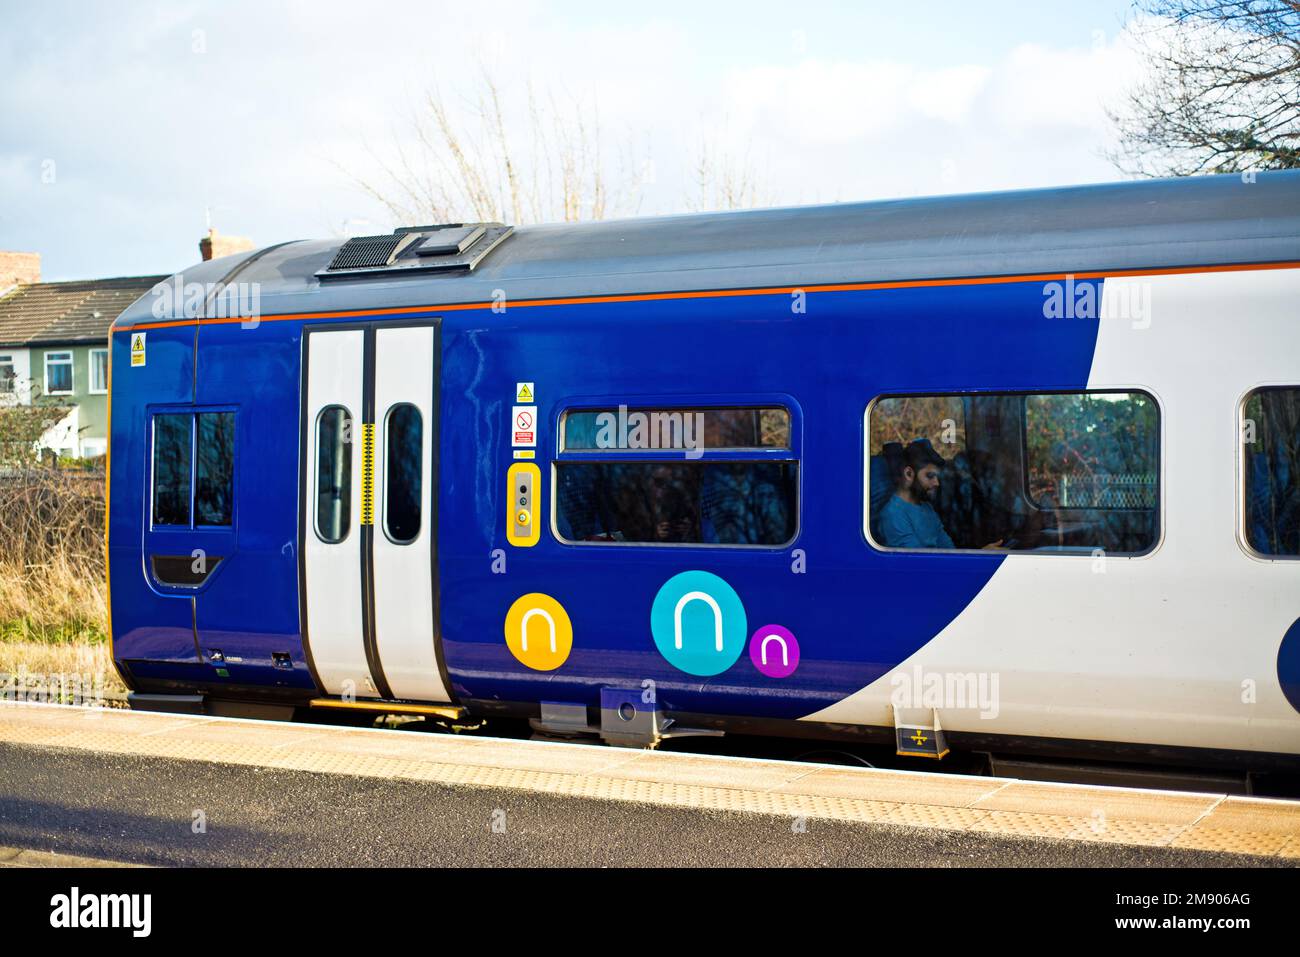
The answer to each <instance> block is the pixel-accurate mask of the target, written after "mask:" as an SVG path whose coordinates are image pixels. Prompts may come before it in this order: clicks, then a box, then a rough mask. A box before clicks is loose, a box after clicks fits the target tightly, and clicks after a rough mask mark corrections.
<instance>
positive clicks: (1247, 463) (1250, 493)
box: [1241, 386, 1300, 558]
mask: <svg viewBox="0 0 1300 957" xmlns="http://www.w3.org/2000/svg"><path fill="white" fill-rule="evenodd" d="M1242 412H1243V416H1244V418H1243V421H1242V424H1241V440H1242V456H1241V461H1242V479H1241V481H1242V490H1243V498H1244V501H1243V507H1242V519H1243V522H1244V524H1245V529H1244V532H1245V539H1246V544H1247V545H1249V546H1250V547H1251V548H1252V549H1254V550H1255V551H1256V552H1258V553H1259V554H1261V555H1267V556H1272V557H1288V558H1296V557H1300V387H1296V386H1288V387H1284V388H1268V389H1258V390H1256V391H1254V392H1252V393H1251V394H1250V395H1249V396H1247V397H1246V401H1245V403H1244V405H1243V409H1242Z"/></svg>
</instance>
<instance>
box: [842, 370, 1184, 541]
mask: <svg viewBox="0 0 1300 957" xmlns="http://www.w3.org/2000/svg"><path fill="white" fill-rule="evenodd" d="M866 429H867V435H868V449H867V452H868V461H867V469H866V472H867V485H868V488H867V496H866V499H867V504H866V512H867V514H866V516H865V522H864V524H865V525H866V528H867V530H868V533H869V535H870V537H871V539H872V541H873V542H875V543H876V544H878V545H880V546H882V547H885V548H901V549H948V548H952V549H985V548H991V549H1012V550H1017V551H1036V552H1072V551H1087V552H1091V551H1094V550H1098V549H1100V550H1102V551H1104V552H1107V553H1112V554H1121V555H1123V554H1139V553H1142V552H1146V551H1149V550H1150V549H1151V548H1153V547H1154V546H1155V544H1156V541H1157V539H1158V537H1159V509H1158V506H1159V485H1158V482H1159V435H1160V424H1159V410H1158V409H1157V407H1156V403H1155V400H1154V399H1152V398H1151V397H1150V396H1149V395H1146V394H1144V393H1140V392H1077V393H1050V394H1038V395H1025V394H987V393H981V394H974V395H943V396H890V397H887V398H882V399H879V400H877V401H876V402H874V403H873V404H872V405H871V406H870V407H869V408H868V410H867V422H866Z"/></svg>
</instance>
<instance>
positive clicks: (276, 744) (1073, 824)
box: [0, 702, 1300, 859]
mask: <svg viewBox="0 0 1300 957" xmlns="http://www.w3.org/2000/svg"><path fill="white" fill-rule="evenodd" d="M0 741H4V742H9V743H13V744H26V745H39V746H44V747H59V748H75V749H80V750H86V751H95V752H100V753H109V754H135V755H143V756H149V757H157V758H164V759H173V760H186V761H211V762H216V763H225V764H235V765H245V766H257V767H267V768H279V769H285V770H300V771H310V772H316V773H324V774H346V775H352V776H358V777H370V778H384V779H399V780H403V779H404V780H415V781H429V782H435V783H439V784H448V785H458V784H459V785H466V786H472V787H491V788H502V789H514V790H526V791H533V792H544V793H547V794H554V795H559V796H567V797H582V798H592V799H597V800H611V801H631V802H639V803H648V804H655V805H660V806H665V807H680V808H692V809H709V810H719V811H735V812H741V813H759V814H769V815H776V816H783V817H788V818H791V819H796V818H805V819H821V820H835V821H849V822H857V823H871V824H895V825H906V826H909V827H921V828H933V829H938V830H943V831H955V832H970V833H984V834H1000V835H1015V836H1024V837H1043V838H1051V839H1057V840H1069V841H1081V842H1096V843H1109V844H1125V845H1136V846H1149V847H1175V848H1189V849H1192V848H1195V849H1201V850H1210V851H1224V852H1230V853H1240V854H1252V855H1257V856H1263V857H1270V858H1278V859H1300V802H1295V801H1280V800H1271V799H1265V798H1246V797H1236V796H1229V795H1225V794H1193V793H1185V792H1163V791H1147V790H1140V789H1134V788H1111V787H1094V786H1084V785H1070V784H1050V783H1043V782H1034V781H1019V780H1014V779H1012V780H1008V779H1005V778H987V777H970V776H964V775H955V774H943V773H936V772H919V771H887V770H875V769H870V768H846V767H834V766H824V765H811V764H804V763H798V762H791V761H771V760H753V759H744V758H731V757H722V756H713V755H695V754H674V753H671V752H654V751H632V750H622V749H615V748H606V747H600V746H592V745H573V744H559V743H553V742H530V741H518V740H504V739H496V738H481V737H468V736H466V737H461V736H457V735H450V734H417V733H412V732H400V731H386V730H381V729H372V728H337V727H323V726H316V725H304V724H286V723H280V722H269V721H241V720H235V719H229V718H213V717H203V716H191V715H160V714H148V713H143V712H131V711H109V710H104V709H82V708H69V707H60V706H54V705H41V704H36V705H33V704H24V703H17V702H0Z"/></svg>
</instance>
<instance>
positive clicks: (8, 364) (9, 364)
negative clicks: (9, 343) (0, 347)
mask: <svg viewBox="0 0 1300 957" xmlns="http://www.w3.org/2000/svg"><path fill="white" fill-rule="evenodd" d="M17 382H18V367H17V364H16V363H15V362H14V357H13V356H12V355H8V354H3V353H0V395H12V394H13V392H14V390H15V389H16V388H17Z"/></svg>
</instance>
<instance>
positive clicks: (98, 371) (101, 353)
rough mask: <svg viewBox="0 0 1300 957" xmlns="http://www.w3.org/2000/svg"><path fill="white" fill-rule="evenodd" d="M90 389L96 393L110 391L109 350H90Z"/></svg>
mask: <svg viewBox="0 0 1300 957" xmlns="http://www.w3.org/2000/svg"><path fill="white" fill-rule="evenodd" d="M90 391H91V393H92V394H94V395H103V394H104V393H106V392H108V350H107V349H91V350H90Z"/></svg>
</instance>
